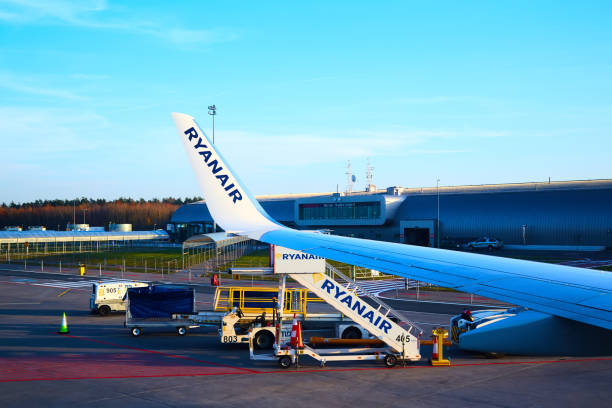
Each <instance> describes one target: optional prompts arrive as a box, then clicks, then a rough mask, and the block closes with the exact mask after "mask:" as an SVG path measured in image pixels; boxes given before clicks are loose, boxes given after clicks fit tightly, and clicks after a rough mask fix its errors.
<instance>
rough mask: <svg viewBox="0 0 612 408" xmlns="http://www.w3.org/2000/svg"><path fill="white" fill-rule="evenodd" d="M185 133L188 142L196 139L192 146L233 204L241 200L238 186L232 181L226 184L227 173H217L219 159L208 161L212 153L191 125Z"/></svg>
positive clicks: (227, 179)
mask: <svg viewBox="0 0 612 408" xmlns="http://www.w3.org/2000/svg"><path fill="white" fill-rule="evenodd" d="M185 135H187V136H189V141H190V142H191V140H192V139H197V143H196V144H195V145H194V146H193V148H194V149H195V150H196V151H197V152H198V154H199V155H200V156H202V157H203V158H204V163H206V165H207V166H208V167H209V168H210V171H211V172H212V174H213V175H214V176H215V177H216V178H218V179H219V182H220V183H221V187H223V189H224V190H225V191H229V193H228V194H227V195H228V196H230V197H232V199H233V202H234V204H236V201H239V200H242V194H241V193H240V191H238V188H237V187H236V186H235V185H234V183H230V184H228V185H227V186H226V184H227V182H228V181H229V176H228V175H227V174H217V173H219V172H220V171H221V170H223V167H221V166H219V161H218V160H217V159H213V160H210V161H209V159H210V158H211V156H212V154H213V153H212V151H211V150H208V146H206V145H205V144H203V143H202V138H201V137H199V136H198V132H196V130H195V129H194V128H193V127H190V128H189V129H187V130H186V131H185ZM198 149H200V150H198ZM232 188H233V190H232ZM230 190H231V191H230Z"/></svg>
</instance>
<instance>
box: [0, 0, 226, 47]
mask: <svg viewBox="0 0 612 408" xmlns="http://www.w3.org/2000/svg"><path fill="white" fill-rule="evenodd" d="M0 5H1V6H3V7H4V8H5V10H0V20H3V21H6V22H9V23H13V24H35V23H40V22H42V23H61V24H68V25H72V26H78V27H83V28H89V29H97V30H115V31H125V32H129V33H133V34H139V35H147V36H153V37H156V38H160V39H162V40H165V41H167V42H169V43H172V44H177V45H202V44H212V43H219V42H226V41H232V40H234V39H236V38H238V34H237V33H236V32H234V31H232V30H230V29H227V28H211V29H193V30H192V29H185V28H176V27H171V28H168V27H167V26H168V24H167V23H164V22H162V21H146V20H143V18H142V16H138V18H133V17H129V16H125V15H121V12H122V11H123V10H122V9H120V8H114V9H111V8H109V7H108V5H107V3H106V2H105V1H78V2H72V1H62V0H43V1H37V0H0ZM118 14H119V16H117V15H118ZM102 17H104V21H102V20H101V18H102Z"/></svg>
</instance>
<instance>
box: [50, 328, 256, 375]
mask: <svg viewBox="0 0 612 408" xmlns="http://www.w3.org/2000/svg"><path fill="white" fill-rule="evenodd" d="M62 336H64V337H70V338H73V339H77V340H84V341H91V342H93V343H100V344H106V345H108V346H113V347H118V348H124V349H129V350H136V351H142V352H144V353H152V354H159V355H161V356H165V357H172V358H179V359H183V360H189V361H195V362H198V363H203V364H209V365H213V366H218V367H225V368H232V369H234V370H242V371H246V372H249V373H257V372H259V371H257V370H251V369H250V368H242V367H236V366H232V365H229V364H223V363H215V362H213V361H206V360H200V359H197V358H193V357H187V356H180V355H178V354H169V353H163V352H161V351H155V350H148V349H143V348H139V347H133V346H126V345H123V344H117V343H111V342H109V341H105V340H96V339H91V338H89V337H82V336H74V335H72V334H62Z"/></svg>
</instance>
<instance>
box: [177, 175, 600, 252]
mask: <svg viewBox="0 0 612 408" xmlns="http://www.w3.org/2000/svg"><path fill="white" fill-rule="evenodd" d="M257 200H258V201H259V203H260V204H261V206H262V207H263V208H264V209H265V210H266V211H267V212H268V213H269V214H270V215H271V216H272V217H273V218H274V219H275V220H277V221H278V222H280V223H282V224H284V225H286V226H289V227H291V228H296V229H308V230H313V229H319V230H321V229H323V230H329V231H330V233H331V234H335V235H344V236H350V237H358V238H367V239H375V240H382V241H390V242H400V243H406V244H413V245H423V246H437V245H438V240H439V243H440V246H441V247H456V246H457V245H458V244H462V243H466V242H468V241H470V240H473V239H476V238H480V237H485V236H486V237H494V238H497V239H500V240H502V241H504V243H505V244H514V245H562V246H605V247H612V180H611V179H607V180H586V181H561V182H546V183H518V184H495V185H479V186H455V187H439V188H436V187H432V188H402V187H389V188H387V189H385V190H375V191H372V192H353V193H352V194H350V195H347V194H343V193H340V194H339V193H320V194H291V195H278V196H260V197H257ZM212 228H213V220H212V218H211V216H210V213H209V212H208V209H207V208H206V203H205V202H203V201H202V202H197V203H193V204H187V205H183V206H181V207H179V208H178V209H177V210H176V212H175V213H174V215H173V216H172V219H171V223H170V224H169V225H168V232H169V234H170V236H171V237H172V239H174V240H175V241H179V242H180V241H183V240H185V239H186V238H188V237H190V236H192V235H196V234H202V233H207V232H211V231H212Z"/></svg>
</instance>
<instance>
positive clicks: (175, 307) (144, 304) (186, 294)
mask: <svg viewBox="0 0 612 408" xmlns="http://www.w3.org/2000/svg"><path fill="white" fill-rule="evenodd" d="M127 296H128V298H129V300H130V314H131V315H132V317H134V318H147V317H167V318H171V317H172V315H173V314H179V313H180V314H191V313H195V310H194V303H195V302H194V297H195V291H194V289H190V288H186V287H184V286H174V285H155V286H148V287H140V288H128V291H127Z"/></svg>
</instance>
